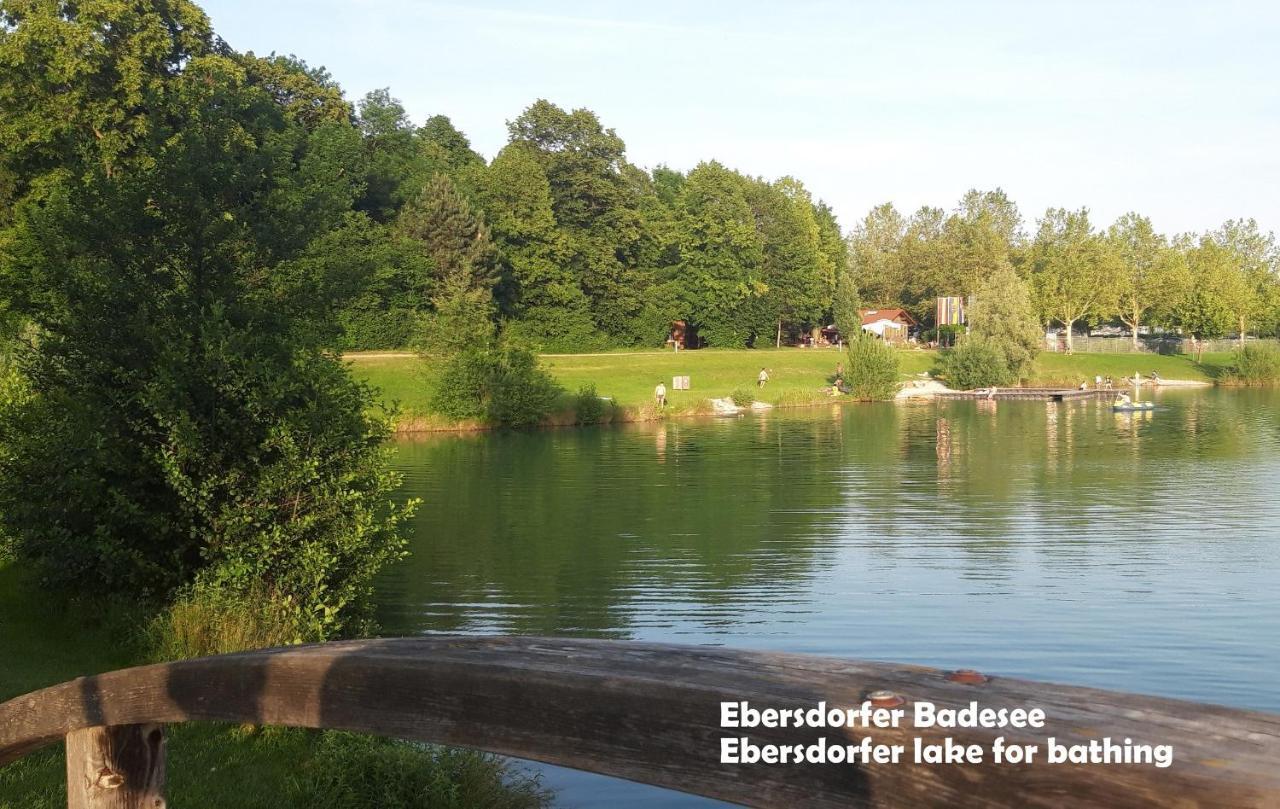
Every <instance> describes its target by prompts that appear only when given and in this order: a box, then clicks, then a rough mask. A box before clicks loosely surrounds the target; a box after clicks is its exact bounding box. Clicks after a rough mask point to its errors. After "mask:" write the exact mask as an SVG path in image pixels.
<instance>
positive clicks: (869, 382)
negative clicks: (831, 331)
mask: <svg viewBox="0 0 1280 809" xmlns="http://www.w3.org/2000/svg"><path fill="white" fill-rule="evenodd" d="M845 381H846V382H847V383H848V385H849V392H850V393H851V394H852V395H853V397H854V398H856V399H861V400H863V401H882V400H887V399H892V398H893V397H894V396H895V395H896V394H897V393H898V386H899V385H898V353H897V351H896V350H895V349H894V348H893V346H891V345H889V344H887V343H885V342H884V341H883V340H880V339H878V338H876V337H872V336H871V335H865V334H864V335H862V336H860V337H858V338H857V339H855V340H853V341H852V342H851V343H849V369H848V373H847V374H846V375H845Z"/></svg>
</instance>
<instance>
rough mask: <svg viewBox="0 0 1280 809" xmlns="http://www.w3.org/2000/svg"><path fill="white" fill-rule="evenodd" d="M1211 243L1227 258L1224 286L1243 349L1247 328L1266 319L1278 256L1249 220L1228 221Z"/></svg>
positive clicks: (1272, 244) (1272, 240)
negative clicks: (1226, 286) (1225, 285)
mask: <svg viewBox="0 0 1280 809" xmlns="http://www.w3.org/2000/svg"><path fill="white" fill-rule="evenodd" d="M1212 238H1213V240H1214V241H1215V242H1217V243H1218V244H1219V245H1221V246H1222V247H1223V249H1225V250H1226V251H1227V252H1228V254H1229V255H1230V256H1231V272H1230V273H1229V274H1228V275H1227V276H1226V278H1225V279H1224V282H1225V283H1227V284H1228V285H1229V291H1228V293H1227V294H1228V297H1229V299H1230V302H1231V309H1232V313H1233V314H1234V315H1235V320H1236V322H1235V327H1236V332H1237V333H1238V334H1239V336H1240V347H1241V348H1244V342H1245V336H1246V333H1247V332H1248V327H1249V325H1250V324H1253V323H1256V322H1257V321H1258V320H1262V319H1265V318H1266V317H1267V311H1266V307H1267V304H1268V303H1269V302H1270V292H1271V287H1272V286H1273V285H1274V283H1275V278H1276V274H1277V272H1278V271H1280V269H1278V268H1280V253H1278V252H1277V249H1276V242H1275V237H1274V236H1273V235H1272V234H1270V233H1263V232H1261V231H1260V230H1258V223H1257V222H1255V221H1254V220H1252V219H1249V220H1242V219H1232V220H1229V221H1227V222H1225V223H1224V224H1223V225H1222V227H1221V228H1219V229H1218V230H1217V231H1215V232H1214V233H1213V234H1212Z"/></svg>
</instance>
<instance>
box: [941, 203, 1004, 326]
mask: <svg viewBox="0 0 1280 809" xmlns="http://www.w3.org/2000/svg"><path fill="white" fill-rule="evenodd" d="M944 238H945V239H946V241H947V242H948V248H949V252H950V254H951V264H950V265H949V266H948V268H947V277H946V280H945V281H944V282H943V285H942V286H941V287H940V288H945V289H949V290H951V291H950V292H949V293H948V294H953V295H970V294H973V293H974V292H976V291H977V289H978V287H979V286H981V285H982V283H983V281H984V280H985V279H986V278H987V277H988V276H989V275H990V274H991V273H992V272H994V271H996V270H997V268H999V267H1001V266H1004V265H1006V264H1009V263H1010V262H1011V259H1012V255H1013V251H1014V249H1015V247H1016V246H1017V245H1018V244H1019V243H1020V242H1021V240H1022V215H1021V214H1020V213H1019V212H1018V206H1017V205H1015V204H1014V202H1013V201H1012V200H1011V199H1009V197H1008V195H1007V194H1005V192H1004V191H1003V190H1001V189H999V188H997V189H995V190H994V191H986V192H983V191H978V190H976V189H973V190H970V191H969V192H968V193H966V194H965V195H964V197H963V198H962V199H961V200H960V205H959V207H958V208H957V209H956V211H955V213H954V214H952V215H951V216H950V217H948V218H947V221H946V225H945V226H944ZM929 297H930V300H929V301H927V303H929V304H930V305H932V298H933V297H934V296H932V295H931V296H929Z"/></svg>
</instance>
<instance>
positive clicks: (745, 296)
mask: <svg viewBox="0 0 1280 809" xmlns="http://www.w3.org/2000/svg"><path fill="white" fill-rule="evenodd" d="M749 191H750V188H749V185H748V181H747V180H746V179H745V178H744V177H742V176H741V175H739V174H736V173H735V172H732V171H730V170H728V169H726V168H725V167H724V166H722V165H720V164H719V163H715V162H712V163H701V164H699V165H698V166H697V167H696V168H694V169H693V171H691V172H690V173H689V177H688V179H687V180H686V181H685V183H684V187H683V189H682V192H681V199H680V223H679V249H680V265H679V273H678V276H677V282H676V283H677V289H678V292H677V296H678V298H679V300H680V304H681V306H682V309H683V311H682V314H683V315H684V316H685V317H686V319H688V320H690V321H691V322H692V323H694V324H695V325H697V326H698V328H699V330H700V335H701V337H702V338H703V339H705V340H707V342H709V343H710V344H711V345H714V346H722V347H739V346H742V345H745V344H746V343H747V342H748V341H749V340H750V339H751V337H752V336H753V335H752V333H751V329H750V326H749V318H748V317H747V314H748V313H749V311H750V307H751V305H752V304H753V303H754V301H755V300H756V299H758V298H759V297H760V296H762V295H763V294H764V293H765V292H766V290H767V287H766V285H765V283H764V281H763V278H762V266H763V264H764V242H763V239H762V238H761V236H760V233H759V231H758V230H757V229H756V223H755V215H754V212H753V211H752V208H751V203H750V201H749V198H748V193H749Z"/></svg>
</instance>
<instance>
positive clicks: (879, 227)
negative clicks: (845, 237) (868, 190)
mask: <svg viewBox="0 0 1280 809" xmlns="http://www.w3.org/2000/svg"><path fill="white" fill-rule="evenodd" d="M906 228H907V223H906V221H905V220H904V219H903V217H902V215H901V214H900V213H898V210H897V209H896V208H894V207H893V205H892V203H888V202H886V203H885V204H883V205H879V206H877V207H875V208H873V209H872V210H871V212H870V213H868V214H867V215H866V217H865V218H864V219H863V220H862V221H861V222H859V223H858V225H857V226H855V227H854V229H853V232H852V233H850V234H849V269H850V272H851V273H852V277H853V278H854V279H855V280H856V282H857V285H858V288H859V290H861V293H862V297H863V298H864V299H865V300H866V301H867V302H868V303H870V304H874V305H877V306H887V305H892V304H904V303H907V289H908V281H907V277H906V275H907V272H906V268H905V267H904V262H903V256H902V247H903V245H902V242H903V239H904V236H905V231H906Z"/></svg>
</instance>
